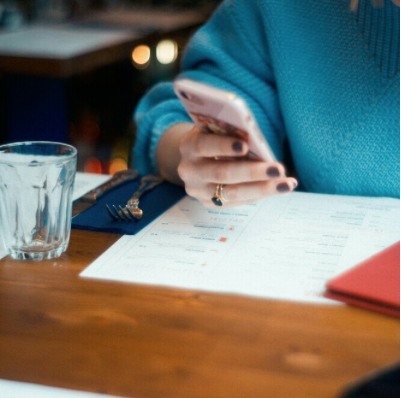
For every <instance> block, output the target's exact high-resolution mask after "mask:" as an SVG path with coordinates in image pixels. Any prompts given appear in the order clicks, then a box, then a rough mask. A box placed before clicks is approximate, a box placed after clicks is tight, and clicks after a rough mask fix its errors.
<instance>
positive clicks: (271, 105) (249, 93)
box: [134, 0, 284, 174]
mask: <svg viewBox="0 0 401 398" xmlns="http://www.w3.org/2000/svg"><path fill="white" fill-rule="evenodd" d="M259 8H260V2H259V1H256V0H226V1H224V2H223V3H222V4H221V5H220V7H219V8H218V9H217V11H216V12H215V13H214V15H213V16H212V18H211V19H210V20H209V21H208V22H207V23H206V24H205V25H203V27H202V28H201V29H199V30H198V31H197V32H196V33H195V34H194V36H193V37H192V39H191V40H190V42H189V44H188V47H187V48H186V51H185V54H184V57H183V62H182V71H181V73H180V75H179V77H182V78H184V77H185V78H188V79H193V80H196V81H199V82H203V83H206V84H209V85H212V86H215V87H218V88H221V89H225V90H229V91H232V92H235V93H237V94H238V95H239V96H241V97H242V98H243V99H244V100H245V101H246V102H247V103H248V106H249V107H250V108H251V110H252V111H253V113H254V115H255V117H256V120H257V121H258V123H259V126H260V128H261V130H262V132H263V134H264V135H265V137H266V139H267V141H268V142H269V144H270V146H271V147H272V149H273V151H274V153H275V155H276V157H277V158H278V159H279V160H282V157H283V140H284V126H283V121H282V117H281V114H280V110H279V101H278V97H277V90H276V84H275V80H274V74H273V67H272V63H271V60H270V56H269V46H268V38H267V37H266V33H265V32H266V29H265V26H264V23H263V19H262V12H261V10H260V9H259ZM189 121H190V118H189V117H188V115H187V114H186V112H185V109H184V108H183V107H182V105H181V103H180V101H179V100H178V99H177V97H176V96H175V94H174V91H173V87H172V83H161V84H159V85H157V86H155V87H154V88H152V89H151V90H150V91H149V92H148V93H147V94H146V95H145V96H144V97H143V98H142V100H141V101H140V103H139V104H138V107H137V109H136V112H135V122H136V125H137V137H136V145H135V148H134V163H135V167H136V168H137V169H138V170H139V171H140V173H141V174H146V173H150V172H154V171H157V165H156V148H157V144H158V142H159V140H160V138H161V136H162V135H163V133H164V132H165V131H166V130H167V129H168V128H169V127H171V126H172V125H174V124H177V123H181V122H189Z"/></svg>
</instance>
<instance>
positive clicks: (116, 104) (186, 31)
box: [0, 0, 220, 174]
mask: <svg viewBox="0 0 401 398" xmlns="http://www.w3.org/2000/svg"><path fill="white" fill-rule="evenodd" d="M219 2H220V1H219V0H72V1H67V0H20V1H17V0H6V1H4V0H3V1H1V0H0V144H4V143H10V142H17V141H29V140H33V141H37V140H49V141H61V142H67V143H71V144H72V145H74V146H75V147H76V148H77V149H78V153H79V155H78V165H77V169H78V171H86V172H92V173H102V174H113V173H115V172H116V171H119V170H122V169H125V168H127V167H128V166H129V165H130V164H131V161H132V159H131V148H132V145H133V143H134V140H135V126H134V123H133V120H132V114H133V111H134V108H135V106H136V104H137V102H138V100H139V98H140V97H141V96H142V95H143V94H144V92H145V91H146V90H147V89H148V88H149V87H150V86H151V85H153V84H155V83H157V82H159V81H165V80H171V79H173V77H174V75H175V74H176V73H177V71H178V69H179V65H180V60H181V56H182V52H183V50H184V48H185V46H186V43H187V41H188V39H189V38H190V36H191V35H192V34H193V32H194V31H195V30H196V29H197V28H198V27H199V25H200V24H201V23H202V22H204V21H205V20H206V19H207V18H208V17H209V16H210V14H211V13H212V12H213V10H214V9H215V8H216V6H217V5H218V3H219Z"/></svg>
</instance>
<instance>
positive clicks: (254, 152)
mask: <svg viewBox="0 0 401 398" xmlns="http://www.w3.org/2000/svg"><path fill="white" fill-rule="evenodd" d="M174 91H175V93H176V95H177V96H178V98H179V99H180V101H181V102H182V104H183V105H184V107H185V109H186V111H187V112H188V114H189V116H190V117H191V119H192V120H193V122H194V123H195V125H197V126H198V127H199V128H200V129H202V130H204V131H208V132H210V133H213V134H220V135H227V136H230V137H235V138H238V139H241V140H243V141H245V142H246V143H247V144H248V147H249V152H248V155H247V158H248V159H251V160H264V161H268V162H276V158H275V156H274V153H273V151H272V150H271V148H270V146H269V144H268V143H267V141H266V139H265V137H264V136H263V134H262V132H261V131H260V129H259V126H258V124H257V122H256V119H255V117H254V116H253V114H252V112H251V111H250V109H249V108H248V106H247V104H246V103H245V101H244V100H243V99H242V98H240V97H239V96H238V95H236V94H234V93H232V92H228V91H223V90H220V89H217V88H215V87H211V86H209V85H205V84H203V83H198V82H195V81H193V80H189V79H178V80H176V81H175V82H174Z"/></svg>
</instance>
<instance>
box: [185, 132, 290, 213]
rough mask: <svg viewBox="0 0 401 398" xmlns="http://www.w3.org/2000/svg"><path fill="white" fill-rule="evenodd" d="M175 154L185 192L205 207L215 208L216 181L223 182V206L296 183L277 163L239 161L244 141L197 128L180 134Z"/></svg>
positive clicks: (243, 153) (285, 189) (245, 148)
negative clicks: (177, 151)
mask: <svg viewBox="0 0 401 398" xmlns="http://www.w3.org/2000/svg"><path fill="white" fill-rule="evenodd" d="M187 131H188V130H187ZM179 153H180V155H181V156H180V160H179V164H178V175H179V177H180V178H181V180H182V181H183V182H184V185H185V190H186V192H187V194H188V195H190V196H192V197H194V198H196V199H198V200H199V201H200V202H201V203H202V204H203V205H204V206H206V207H209V208H210V207H215V204H214V202H213V201H212V197H213V196H214V194H215V191H216V186H217V185H218V184H223V196H224V199H225V200H226V201H225V202H224V207H233V206H239V205H243V204H246V203H252V202H255V201H257V200H259V199H262V198H265V197H268V196H271V195H276V194H283V193H288V192H291V191H293V190H294V189H295V188H296V186H297V185H298V183H297V181H296V180H295V178H291V177H285V169H284V167H283V165H282V164H280V163H270V162H265V161H251V160H245V159H243V160H241V159H240V158H241V157H243V156H246V155H247V153H248V146H247V144H246V143H245V142H243V141H241V140H238V139H236V138H232V137H228V136H220V135H214V134H210V133H207V132H202V131H201V130H200V129H199V128H198V127H193V128H192V129H191V130H190V131H189V132H187V133H186V134H183V135H182V138H180V141H179Z"/></svg>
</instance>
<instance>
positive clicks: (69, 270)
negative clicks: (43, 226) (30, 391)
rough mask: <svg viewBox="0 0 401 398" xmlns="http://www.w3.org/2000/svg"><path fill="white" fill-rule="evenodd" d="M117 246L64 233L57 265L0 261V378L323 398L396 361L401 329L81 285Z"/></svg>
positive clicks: (375, 318) (225, 298) (307, 310)
mask: <svg viewBox="0 0 401 398" xmlns="http://www.w3.org/2000/svg"><path fill="white" fill-rule="evenodd" d="M117 239H118V236H117V235H111V234H103V233H92V232H86V231H77V230H73V231H72V237H71V243H70V246H69V249H68V251H67V253H65V254H63V255H62V256H61V257H60V258H59V259H57V260H49V261H43V262H26V261H15V260H12V259H10V258H5V259H3V260H1V261H0V378H3V379H9V380H18V381H25V382H32V383H39V384H44V385H49V386H56V387H64V388H71V389H78V390H83V391H93V392H100V393H107V394H114V395H118V396H123V397H132V398H142V397H143V398H153V397H158V398H159V397H160V398H173V397H174V398H209V397H210V398H248V397H269V398H275V397H279V398H287V397H296V398H298V397H299V398H303V397H305V398H314V397H316V398H326V397H327V398H333V397H337V396H338V394H339V392H340V391H341V390H342V389H343V387H344V385H345V384H346V383H348V382H350V381H352V380H354V379H355V378H358V377H360V376H362V375H364V374H366V373H367V372H369V371H371V370H374V369H377V368H379V367H381V366H384V365H387V364H390V363H392V362H394V361H397V360H399V356H400V345H399V341H400V330H399V320H397V319H394V318H390V317H387V316H384V315H380V314H376V313H373V312H369V311H365V310H362V309H358V308H352V307H347V306H325V305H306V304H296V303H292V302H285V301H274V300H261V299H253V298H249V297H243V296H235V295H217V294H207V293H203V292H202V293H200V292H196V291H188V290H178V289H165V288H161V287H160V288H158V287H149V286H145V285H136V284H125V283H117V282H105V281H98V280H92V279H86V278H81V277H80V276H79V273H80V272H81V271H82V270H83V269H84V268H85V267H87V266H88V265H89V264H90V263H91V262H92V261H93V260H95V259H96V258H97V257H98V256H99V255H100V254H101V253H102V252H103V251H104V250H106V249H107V248H108V247H109V246H110V245H112V244H113V243H114V242H115V241H116V240H117Z"/></svg>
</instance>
